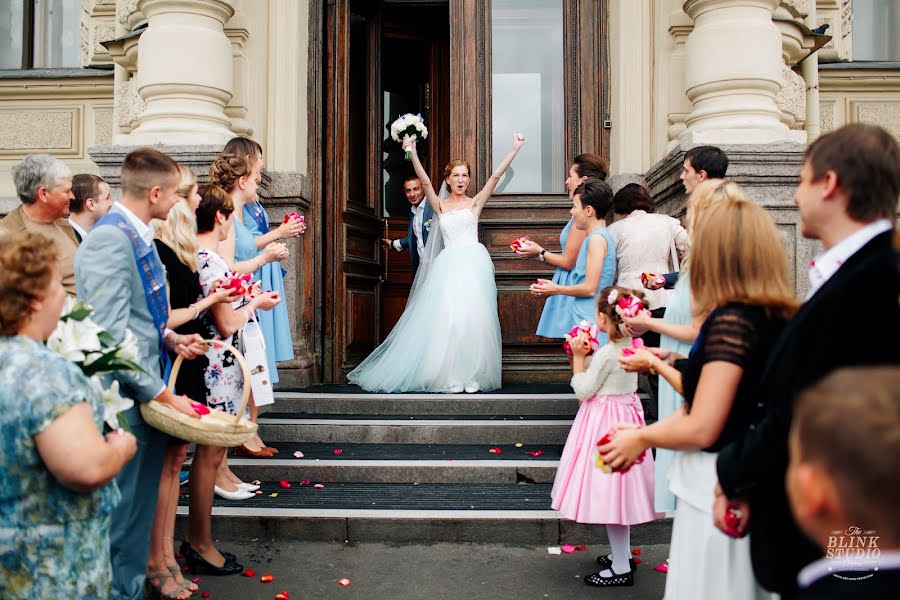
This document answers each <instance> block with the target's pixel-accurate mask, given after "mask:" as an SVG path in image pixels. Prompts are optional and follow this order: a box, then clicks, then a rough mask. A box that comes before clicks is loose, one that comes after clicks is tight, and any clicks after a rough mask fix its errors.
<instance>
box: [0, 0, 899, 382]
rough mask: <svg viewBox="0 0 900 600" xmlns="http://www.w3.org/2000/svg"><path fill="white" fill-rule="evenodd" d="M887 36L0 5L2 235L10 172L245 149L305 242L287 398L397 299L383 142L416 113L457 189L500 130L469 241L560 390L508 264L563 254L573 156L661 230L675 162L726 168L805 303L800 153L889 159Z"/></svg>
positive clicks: (418, 15)
mask: <svg viewBox="0 0 900 600" xmlns="http://www.w3.org/2000/svg"><path fill="white" fill-rule="evenodd" d="M823 25H828V28H827V30H825V31H824V32H821V31H820V28H821V26H823ZM897 28H900V3H898V2H895V1H892V0H818V1H816V0H781V1H779V0H327V1H326V0H80V1H79V0H10V1H9V2H5V3H3V6H2V7H0V214H4V213H6V212H8V211H9V210H10V209H12V208H13V207H15V206H16V204H17V202H18V200H17V199H16V198H15V191H14V188H13V184H12V180H11V176H10V170H11V168H12V166H13V165H14V164H15V163H16V162H17V161H18V160H20V159H21V158H22V156H24V155H26V154H28V153H32V152H49V153H51V154H54V155H56V156H58V157H60V158H62V159H64V160H65V161H67V162H68V163H69V164H70V166H71V167H72V169H73V171H75V172H95V173H100V174H102V175H103V176H104V177H106V178H107V179H108V180H109V181H110V183H111V184H112V187H113V188H115V186H116V183H117V181H118V165H119V164H121V160H122V158H123V157H124V155H125V154H126V153H127V151H128V150H129V149H130V148H133V147H134V146H139V145H160V146H162V147H163V149H164V150H166V151H168V152H170V153H171V154H172V155H173V157H175V158H176V159H177V160H179V161H181V162H185V163H187V164H190V165H191V166H192V167H193V168H195V169H196V170H197V172H198V173H199V174H201V175H203V174H204V173H205V169H206V167H207V166H208V164H209V162H210V161H211V160H212V158H213V157H214V156H215V155H216V153H217V152H218V151H219V150H220V149H221V147H222V145H223V144H224V143H225V141H227V140H228V139H229V138H230V137H232V136H233V135H246V136H249V137H252V138H254V139H256V140H257V141H259V142H260V143H261V144H262V146H263V148H264V153H265V162H266V171H265V173H264V184H263V186H262V188H261V192H260V195H261V197H262V200H263V202H264V203H265V204H266V205H267V207H268V210H269V213H270V216H271V217H272V218H273V219H274V220H277V221H280V219H281V217H282V216H283V215H284V214H285V213H287V212H290V211H292V210H297V211H299V212H302V213H304V214H306V216H307V220H308V222H309V223H310V225H311V227H310V230H309V232H308V233H307V234H306V235H305V236H303V237H302V238H301V239H299V240H297V241H291V242H290V244H291V258H290V260H289V263H288V264H286V265H285V268H286V269H287V270H288V276H287V285H288V294H287V298H286V301H287V302H288V303H289V307H290V309H289V312H290V316H291V325H292V333H293V339H294V343H295V347H296V350H297V352H296V355H297V359H296V360H295V361H293V362H292V363H290V364H288V365H286V367H287V368H286V369H285V370H284V373H285V374H286V377H284V380H285V381H286V382H287V383H288V384H293V385H302V384H305V383H309V382H313V381H324V382H339V381H342V380H343V378H344V376H345V375H346V373H347V372H348V371H349V370H350V369H352V367H353V366H354V365H355V364H356V363H357V362H358V361H359V360H360V359H361V358H362V357H364V356H365V355H366V354H367V353H368V352H369V351H370V350H371V349H372V348H373V347H374V345H376V344H377V342H378V341H379V340H380V339H383V337H384V336H385V335H386V334H387V332H388V331H390V328H391V326H392V325H393V323H394V322H395V321H396V319H397V318H398V317H399V315H400V313H401V312H402V310H403V307H404V304H405V299H406V294H407V292H408V289H409V285H410V283H411V280H412V273H411V270H410V266H409V261H408V259H407V258H406V256H405V254H393V253H385V252H384V250H383V249H382V247H381V244H380V239H381V238H382V237H384V236H385V234H387V236H389V237H390V236H392V237H397V236H396V235H394V234H395V233H400V232H402V231H405V228H406V210H407V209H406V205H405V200H404V198H403V196H402V192H401V190H400V185H401V183H402V178H403V176H404V175H405V174H407V173H408V172H409V171H410V167H409V164H408V163H406V162H405V161H404V160H403V156H402V152H401V151H400V148H399V146H398V145H397V144H396V143H395V142H393V141H391V140H390V139H389V136H388V128H389V125H390V122H391V121H392V120H393V119H395V118H396V117H397V116H398V115H399V114H401V113H404V112H414V113H422V114H423V116H424V117H425V119H426V122H427V124H428V126H429V129H430V132H431V135H429V137H428V139H427V140H425V141H423V143H422V144H421V145H420V146H421V150H420V154H421V155H423V157H424V158H425V161H426V165H427V168H428V170H429V172H430V174H431V177H432V179H433V180H438V181H439V180H440V172H441V170H442V167H443V165H444V164H445V163H446V162H447V161H448V160H449V159H450V158H457V157H461V158H464V159H466V160H468V161H469V163H470V165H471V168H472V176H473V190H472V191H476V188H477V187H478V186H480V185H481V184H483V182H484V181H485V179H486V178H487V176H489V175H490V172H491V169H492V166H493V165H494V164H495V163H496V162H497V161H498V160H499V159H500V158H501V157H502V156H503V155H504V154H505V152H506V150H507V148H508V146H509V144H510V143H511V135H512V131H513V130H514V129H516V128H518V129H521V130H522V131H523V132H525V134H526V137H527V143H526V147H525V149H524V150H523V151H522V153H521V154H520V156H519V157H518V158H517V159H516V162H515V163H514V165H513V168H512V169H511V170H510V172H509V173H508V175H507V177H505V178H504V180H503V181H502V182H501V184H500V186H499V188H498V193H497V194H496V195H495V197H494V198H493V199H492V200H491V202H490V203H489V204H488V207H487V209H486V210H485V212H484V215H483V218H482V224H481V239H482V241H483V242H484V244H485V245H486V246H487V247H488V249H489V250H490V252H491V254H492V255H493V257H494V261H495V268H496V277H497V284H498V291H499V303H500V316H501V326H502V328H503V336H504V373H505V377H506V378H507V380H515V379H518V380H531V379H554V378H557V379H558V378H562V377H565V376H566V373H567V369H568V365H567V363H565V361H564V360H560V356H559V352H558V347H557V345H556V343H555V342H554V343H551V342H549V341H547V340H544V339H541V338H537V337H535V336H534V335H533V331H534V328H535V326H536V323H537V319H538V316H539V314H540V309H541V302H540V301H539V300H537V299H533V298H532V297H531V296H530V295H529V294H528V284H529V283H530V282H531V281H533V280H534V279H535V278H537V277H542V276H545V275H546V274H547V270H546V269H545V268H543V265H542V264H540V263H538V262H535V261H522V260H519V259H516V258H515V257H514V256H513V255H512V253H511V252H510V251H509V245H508V244H509V240H510V239H512V238H513V237H517V236H518V235H522V234H528V235H530V236H531V237H532V238H535V239H537V240H539V241H540V242H541V243H542V244H544V245H547V246H549V247H553V246H554V245H556V244H557V243H558V242H557V241H555V240H556V238H557V236H558V234H559V230H560V229H561V228H562V226H563V225H564V224H565V222H566V220H567V218H568V214H567V212H568V208H569V206H570V203H569V201H568V199H567V197H566V195H565V191H564V187H563V180H564V179H565V176H566V171H567V169H568V165H569V161H571V159H572V157H573V156H575V155H576V154H578V153H580V152H597V153H600V154H602V155H604V156H606V157H607V158H608V159H609V160H610V164H611V172H612V173H613V178H614V181H615V180H617V179H618V180H624V179H626V178H631V177H641V178H643V179H644V181H646V183H647V184H648V186H649V187H650V188H651V190H652V192H653V194H654V197H655V199H656V201H657V204H658V210H660V211H664V212H668V213H670V214H674V215H680V214H681V213H682V211H683V206H684V201H685V198H684V190H683V187H682V186H681V184H680V182H679V180H678V174H679V172H680V168H681V162H682V159H683V158H682V157H683V153H684V151H685V150H686V149H687V148H689V147H690V146H692V145H696V144H707V143H709V144H715V145H719V146H722V147H723V148H725V149H726V150H727V151H728V153H729V155H730V156H731V159H732V163H731V165H732V166H731V167H730V170H729V176H731V177H733V178H734V179H736V180H737V181H738V182H739V183H741V184H742V185H744V186H745V187H746V188H747V189H748V190H749V195H750V196H751V197H752V198H753V199H754V200H755V201H757V202H760V203H761V204H763V205H764V206H765V207H766V208H767V209H769V210H770V211H771V213H772V214H773V216H774V217H775V219H776V222H777V223H778V225H779V229H780V231H781V233H782V237H783V241H784V244H785V248H786V251H787V252H788V256H789V260H790V263H791V266H792V272H793V273H794V278H795V285H796V288H797V289H798V291H800V292H802V291H803V290H804V289H805V288H806V286H807V282H806V281H805V273H806V269H805V265H806V264H807V263H808V261H809V258H810V257H811V256H812V255H813V254H814V252H815V248H814V247H813V246H812V245H811V244H810V243H809V242H807V241H805V240H803V239H802V238H801V237H800V234H799V230H798V227H797V213H796V209H795V206H794V204H793V200H792V190H793V187H794V185H795V182H796V179H797V176H798V173H799V162H800V159H801V156H802V152H803V148H804V146H805V144H806V143H807V142H808V141H809V140H811V139H814V138H815V137H817V136H818V135H820V134H821V133H824V132H827V131H830V130H832V129H834V128H836V127H839V126H840V125H842V124H844V123H852V122H866V123H875V124H878V125H881V126H883V127H886V128H887V129H889V130H891V131H892V132H894V133H895V134H896V135H898V136H900V41H898V38H896V37H895V36H893V35H891V31H893V30H896V29H897ZM814 30H815V31H814ZM2 40H8V41H6V42H4V41H2ZM465 301H466V298H465V290H460V302H461V303H465ZM423 335H427V332H423Z"/></svg>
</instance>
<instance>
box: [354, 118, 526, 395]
mask: <svg viewBox="0 0 900 600" xmlns="http://www.w3.org/2000/svg"><path fill="white" fill-rule="evenodd" d="M524 143H525V137H524V136H523V135H522V134H521V133H519V132H518V131H517V132H516V133H515V135H514V136H513V146H512V149H511V150H510V151H509V153H508V154H507V155H506V158H504V159H503V162H502V163H500V166H498V167H497V170H496V171H494V172H493V173H492V174H491V176H490V178H489V179H488V180H487V183H485V185H484V188H483V189H482V190H481V191H480V192H478V193H477V194H476V195H475V197H474V198H469V197H468V196H466V189H467V188H468V187H469V164H468V163H467V162H466V161H464V160H459V159H456V160H452V161H450V163H449V164H448V165H447V166H446V167H445V168H444V183H445V185H446V186H447V189H448V190H449V192H450V197H449V198H446V199H442V198H441V197H440V196H438V194H437V192H435V189H434V186H433V185H432V183H431V180H430V179H429V178H428V175H427V174H426V173H425V169H424V168H423V167H422V163H421V161H419V156H418V154H417V153H416V142H415V140H414V139H409V138H405V139H404V149H405V150H409V151H410V153H411V155H412V163H413V167H414V168H415V170H416V175H417V176H418V177H419V179H420V180H421V181H422V187H423V188H424V189H425V195H426V197H427V198H428V202H429V203H430V204H431V207H432V208H433V209H434V214H435V216H434V218H433V219H432V222H431V224H430V225H429V224H428V223H426V224H425V226H426V227H430V228H429V234H428V244H427V245H426V247H425V252H424V255H423V257H422V260H421V264H420V265H419V270H418V272H417V273H416V278H415V280H414V281H413V286H412V291H411V292H410V297H409V301H408V302H407V304H406V310H405V311H403V315H402V316H401V317H400V320H399V321H398V322H397V325H396V326H394V329H393V331H391V333H390V335H389V336H388V337H387V339H385V340H384V342H382V344H381V345H380V346H378V348H376V349H375V351H374V352H372V354H370V355H369V356H368V358H366V360H364V361H363V362H362V363H361V364H360V365H359V366H358V367H357V368H356V369H354V370H353V371H351V372H350V374H349V375H347V379H349V380H350V382H351V383H355V384H357V385H359V386H360V387H361V388H363V389H364V390H367V391H370V392H407V391H421V392H451V393H459V392H462V391H463V390H465V391H466V392H468V393H474V392H477V391H479V390H484V391H490V390H495V389H497V388H499V387H500V370H501V351H502V347H503V346H502V342H501V338H500V319H499V318H498V317H497V285H496V283H494V263H492V262H491V257H490V255H489V254H488V251H487V249H486V248H485V247H484V246H483V245H481V244H480V243H479V242H478V217H479V215H481V210H482V209H483V208H484V205H485V204H486V203H487V201H488V199H489V198H490V197H491V194H492V193H493V192H494V188H495V187H497V183H498V182H499V181H500V178H501V177H502V176H503V173H505V172H506V169H507V168H509V165H510V164H511V163H512V161H513V159H514V158H515V157H516V154H517V153H518V152H519V149H520V148H521V147H522V145H523V144H524Z"/></svg>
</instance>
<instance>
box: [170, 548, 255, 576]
mask: <svg viewBox="0 0 900 600" xmlns="http://www.w3.org/2000/svg"><path fill="white" fill-rule="evenodd" d="M184 559H185V561H186V562H187V565H188V567H189V568H190V569H191V573H195V574H197V575H237V574H238V573H240V572H242V571H243V570H244V567H243V566H242V565H239V564H237V563H236V562H235V561H233V560H230V559H228V558H226V559H225V564H223V565H222V566H221V567H217V566H215V565H214V564H212V563H210V562H209V561H208V560H206V559H205V558H203V557H202V556H201V555H200V553H199V552H197V551H196V550H194V549H193V548H191V547H190V546H188V547H187V552H186V553H185V554H184Z"/></svg>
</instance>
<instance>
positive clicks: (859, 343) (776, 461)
mask: <svg viewBox="0 0 900 600" xmlns="http://www.w3.org/2000/svg"><path fill="white" fill-rule="evenodd" d="M898 195H900V146H898V144H897V142H896V140H894V138H893V137H892V136H891V134H889V133H888V132H886V131H885V130H883V129H881V128H879V127H873V126H869V125H848V126H845V127H842V128H840V129H838V130H836V131H833V132H832V133H829V134H827V135H824V136H822V137H820V138H819V139H818V140H816V141H815V142H813V143H812V144H811V145H810V146H809V148H807V150H806V155H805V160H804V163H803V169H802V170H801V172H800V183H799V186H798V187H797V191H796V193H795V197H794V199H795V201H796V203H797V206H798V208H799V212H800V220H801V230H802V234H803V236H804V237H806V238H809V239H815V240H819V241H820V242H821V243H822V247H823V252H822V253H821V254H819V255H818V256H817V257H816V258H815V260H814V261H813V262H812V264H811V265H810V272H809V279H810V291H809V294H808V295H807V298H806V303H805V304H804V305H803V306H802V307H801V308H800V309H799V311H798V312H797V314H796V315H795V316H794V318H793V319H791V321H789V322H788V324H787V326H786V327H785V330H784V332H783V333H782V335H781V337H780V338H779V340H778V341H777V342H776V344H775V347H774V348H773V349H772V353H771V356H770V357H769V361H768V365H767V366H766V369H765V371H764V373H763V375H762V381H761V387H760V396H759V403H758V406H757V410H758V421H757V424H756V425H754V426H752V427H751V428H750V430H749V431H747V432H746V433H745V435H744V436H743V438H741V439H738V440H737V441H735V442H734V443H732V444H731V445H729V446H727V447H725V448H724V449H723V450H722V451H721V452H720V453H719V458H718V462H717V471H718V477H719V489H717V490H716V500H715V505H714V507H713V513H714V517H715V521H716V525H717V526H719V528H720V529H723V530H724V529H725V525H724V516H725V512H726V510H727V508H728V507H729V506H732V507H734V508H738V509H740V510H741V512H742V513H743V514H744V515H747V517H745V518H743V519H741V523H740V526H739V527H738V529H739V530H742V531H746V530H747V526H748V524H749V526H750V527H749V528H750V532H751V534H752V535H751V536H750V553H751V558H752V561H753V571H754V574H755V575H756V578H757V579H758V580H759V582H760V584H762V586H763V587H765V588H766V589H768V590H771V591H774V592H778V593H780V594H781V598H782V600H789V599H790V598H793V597H795V596H796V594H797V576H798V573H799V572H800V570H801V569H802V568H803V567H805V566H806V565H808V564H809V563H811V562H813V561H815V560H816V559H818V558H819V557H821V556H822V552H821V550H820V549H819V548H818V547H816V546H815V545H814V544H813V543H812V542H811V541H810V540H809V539H808V538H807V537H806V536H804V535H803V533H801V531H800V529H799V528H798V526H797V523H796V522H795V520H794V518H793V517H792V516H791V512H790V507H789V505H788V500H787V495H786V491H785V472H786V470H787V465H788V432H789V430H790V427H791V419H792V415H793V405H794V400H795V399H796V397H797V395H798V394H799V393H800V392H801V391H802V390H803V389H805V388H807V387H808V386H810V385H812V384H814V383H815V382H817V381H818V380H819V379H821V378H822V377H824V376H825V375H827V374H829V373H831V372H832V371H834V370H836V369H839V368H842V367H848V366H872V365H898V364H900V345H898V343H897V340H898V339H900V309H898V305H897V298H898V295H900V277H898V272H897V253H896V251H895V249H894V245H893V237H894V215H895V213H896V210H897V198H898ZM860 468H865V465H860ZM850 525H852V524H850V523H848V526H850Z"/></svg>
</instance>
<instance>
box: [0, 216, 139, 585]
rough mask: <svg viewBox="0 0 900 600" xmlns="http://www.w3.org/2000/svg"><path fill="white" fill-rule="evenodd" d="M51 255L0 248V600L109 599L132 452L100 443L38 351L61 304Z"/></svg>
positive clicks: (46, 245)
mask: <svg viewBox="0 0 900 600" xmlns="http://www.w3.org/2000/svg"><path fill="white" fill-rule="evenodd" d="M56 258H57V257H56V246H55V245H54V244H53V242H52V241H51V240H50V239H48V238H46V237H44V236H42V235H39V234H33V233H27V232H22V233H16V234H13V235H8V236H4V237H2V238H0V444H2V449H0V598H4V599H28V600H38V599H44V598H79V599H101V598H102V599H103V600H106V599H107V598H109V593H110V581H111V578H112V567H111V565H110V557H109V525H110V513H111V512H112V510H113V508H114V507H115V506H116V504H117V503H118V501H119V497H120V496H119V488H118V487H116V484H115V481H113V478H114V477H115V476H116V475H117V474H118V473H119V471H120V470H121V468H122V466H124V465H125V463H127V462H128V461H129V460H131V457H132V456H134V452H135V449H136V445H135V439H134V436H132V435H131V434H130V433H123V432H112V433H110V434H108V435H106V436H105V437H104V436H103V435H101V433H100V430H101V427H102V424H103V404H102V401H101V399H100V397H99V396H98V394H97V392H96V391H95V390H94V388H93V386H92V385H91V384H90V382H89V381H88V379H87V378H86V377H85V376H84V375H83V374H82V373H81V370H80V369H79V368H78V367H77V366H76V365H75V364H74V363H72V362H69V361H68V360H66V359H65V358H64V357H63V356H61V355H59V354H57V353H55V352H53V351H51V350H49V349H48V348H47V347H46V346H45V345H44V342H45V341H46V340H47V338H48V337H49V336H50V334H51V333H52V332H53V330H54V329H55V328H56V324H57V322H58V320H59V315H60V311H61V310H62V306H63V301H64V300H65V297H66V294H65V291H64V290H63V287H62V278H61V277H60V274H59V269H58V268H57V266H56Z"/></svg>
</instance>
